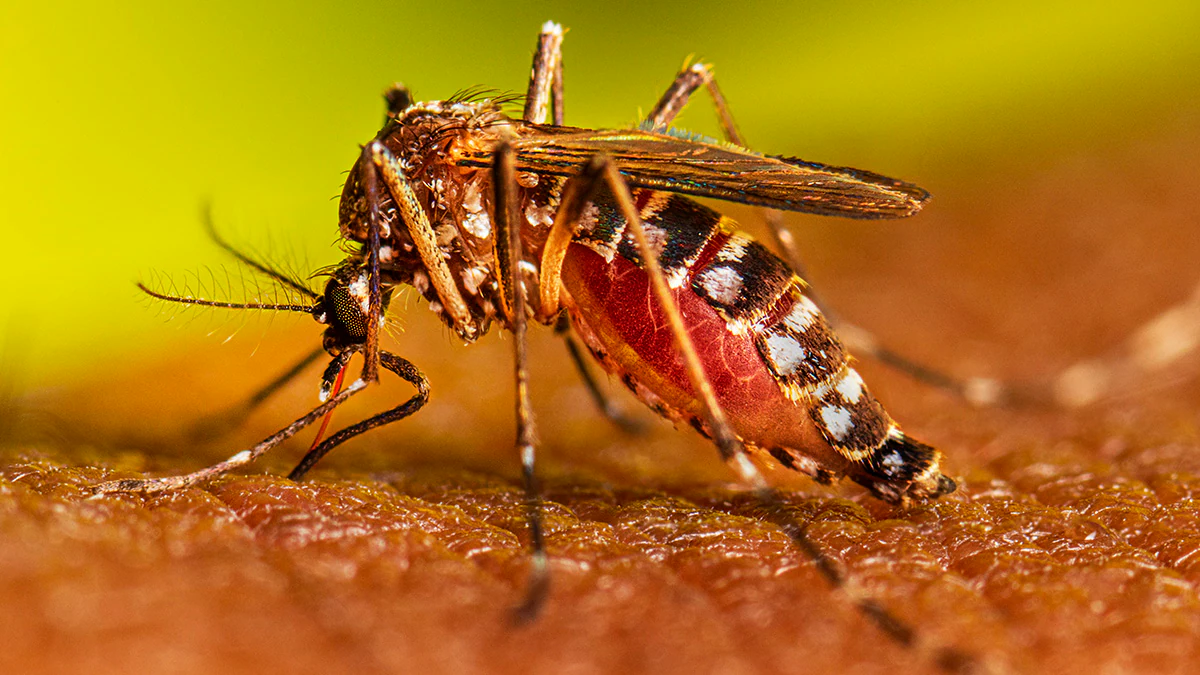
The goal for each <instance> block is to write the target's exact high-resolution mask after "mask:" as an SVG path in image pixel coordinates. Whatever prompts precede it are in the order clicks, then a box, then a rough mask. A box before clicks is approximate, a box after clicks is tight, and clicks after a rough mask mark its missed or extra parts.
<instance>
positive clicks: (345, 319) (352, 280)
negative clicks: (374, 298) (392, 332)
mask: <svg viewBox="0 0 1200 675" xmlns="http://www.w3.org/2000/svg"><path fill="white" fill-rule="evenodd" d="M367 279H368V277H367V270H366V268H365V267H364V266H362V265H361V264H345V265H341V266H339V267H337V268H336V269H334V270H333V272H332V274H331V275H330V277H329V281H328V282H327V283H326V284H325V293H324V294H323V295H322V296H321V297H320V298H318V299H317V301H316V303H314V304H313V306H312V309H311V310H310V312H311V314H312V316H313V318H314V319H316V320H317V322H318V323H322V324H325V325H326V326H328V328H326V329H325V348H326V350H328V351H330V352H331V353H338V352H340V351H342V350H343V349H345V348H346V347H348V346H350V345H357V344H362V343H363V342H364V341H366V339H367V324H368V321H369V320H370V315H371V286H370V283H369V282H368V280H367ZM391 295H392V288H391V285H385V286H384V288H383V289H382V294H381V297H380V300H381V302H380V307H379V308H380V316H379V318H378V319H377V320H378V321H379V322H380V323H381V324H382V323H383V311H384V310H386V309H387V306H388V302H389V301H390V300H391Z"/></svg>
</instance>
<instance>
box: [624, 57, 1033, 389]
mask: <svg viewBox="0 0 1200 675" xmlns="http://www.w3.org/2000/svg"><path fill="white" fill-rule="evenodd" d="M700 87H704V88H706V89H707V90H708V93H709V95H710V97H711V98H712V101H713V106H714V107H715V108H716V110H717V117H718V119H719V120H720V124H721V130H722V133H723V134H724V136H725V140H727V141H729V142H730V143H733V144H734V145H738V146H741V147H747V146H746V142H745V140H744V139H743V138H742V135H741V134H740V133H738V130H737V125H736V124H735V123H734V121H733V115H732V114H731V113H730V112H729V105H728V104H727V103H726V102H725V97H724V96H723V95H722V94H721V90H720V88H719V87H717V80H716V76H715V75H713V72H712V67H711V66H710V65H708V64H706V63H694V64H692V65H691V66H690V67H687V68H684V69H683V70H682V71H680V73H679V74H678V75H676V76H675V81H674V82H672V83H671V86H670V87H668V88H667V91H666V92H664V93H663V95H662V98H660V99H659V100H658V103H657V104H655V106H654V109H653V110H651V111H650V114H649V115H648V116H647V117H646V124H647V125H649V126H650V127H651V128H653V129H659V130H661V129H665V128H666V127H668V126H670V124H671V121H672V120H674V119H675V117H677V116H678V115H679V113H680V112H681V111H682V110H683V108H684V107H685V106H686V105H687V102H688V99H689V98H690V97H691V95H692V94H693V93H695V91H696V90H697V89H699V88H700ZM765 221H766V224H767V228H768V230H769V231H770V233H771V238H772V239H773V240H774V243H775V247H776V250H778V251H780V252H781V253H782V254H783V258H784V260H785V261H787V263H788V265H790V266H791V267H792V270H793V271H795V272H796V274H798V275H800V276H801V277H805V276H806V275H805V272H804V264H803V262H802V261H801V259H800V253H799V250H798V249H797V247H796V239H795V237H794V236H792V232H791V230H789V229H788V228H787V225H786V224H785V223H784V221H783V216H782V214H781V213H780V212H779V211H776V210H773V209H768V210H767V211H766V214H765ZM806 294H807V295H808V296H809V298H810V299H811V300H813V302H815V303H816V304H817V305H818V306H819V307H820V308H821V311H822V313H824V314H825V317H826V318H827V319H829V321H830V323H832V324H834V325H835V326H836V327H837V329H838V334H839V335H840V336H841V338H842V340H843V342H845V343H846V346H848V347H849V348H850V350H851V351H853V352H855V353H858V354H861V355H863V356H866V357H869V358H873V359H876V360H877V361H879V362H881V363H883V364H885V365H887V366H891V367H892V368H895V369H896V370H899V371H900V372H902V373H905V374H907V375H908V376H909V377H912V378H913V379H916V380H917V381H919V382H924V383H926V384H928V385H931V386H934V387H937V388H939V389H943V390H945V391H948V392H950V393H951V394H953V395H955V396H957V397H959V398H962V399H964V400H966V401H967V402H969V403H972V404H974V405H981V406H982V405H993V404H996V403H999V402H1000V401H1001V400H1006V401H1007V400H1010V399H1017V400H1024V398H1025V396H1023V395H1022V392H1019V391H1017V390H1015V389H1014V390H1005V389H1004V388H1003V386H1002V385H1001V383H1000V382H998V381H996V380H992V379H990V378H970V379H966V380H959V379H957V378H955V377H952V376H950V375H947V374H945V373H942V372H940V371H938V370H935V369H933V368H930V367H928V366H925V365H922V364H920V363H917V362H916V361H912V360H910V359H908V358H906V357H904V356H903V355H901V354H898V353H896V352H894V351H892V350H890V349H888V348H886V347H884V346H882V345H880V344H879V342H878V340H877V339H876V338H875V336H874V335H873V334H872V333H871V332H870V331H868V330H866V329H864V328H862V327H859V326H856V325H852V324H849V323H845V322H843V321H840V320H839V319H838V317H837V315H836V314H835V313H833V312H831V311H830V310H829V306H828V305H827V304H826V303H824V302H822V301H821V299H820V298H819V297H818V296H817V295H816V293H815V291H814V290H813V289H812V288H811V287H810V288H809V289H808V290H807V291H806Z"/></svg>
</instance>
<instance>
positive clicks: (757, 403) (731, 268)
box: [563, 190, 953, 502]
mask: <svg viewBox="0 0 1200 675" xmlns="http://www.w3.org/2000/svg"><path fill="white" fill-rule="evenodd" d="M634 198H635V201H636V202H637V206H638V208H639V210H640V212H641V216H642V220H643V222H644V224H645V227H646V232H647V235H648V237H649V239H650V241H651V245H652V247H653V248H654V249H655V251H656V253H657V255H658V259H659V263H660V265H661V266H662V268H663V271H664V273H665V274H666V276H667V280H668V283H669V284H670V286H671V288H672V293H673V295H674V296H675V299H676V302H677V303H678V305H679V308H680V311H681V313H682V315H683V318H684V322H685V324H686V325H687V326H688V331H689V333H690V335H691V338H692V341H693V342H694V343H695V345H696V347H697V350H698V352H699V354H700V358H701V361H702V362H703V365H704V369H705V373H706V375H707V376H708V378H709V380H710V381H711V382H712V384H713V388H714V390H715V392H716V395H717V399H718V401H719V402H720V404H721V406H722V407H723V408H724V410H725V412H726V413H727V414H728V417H729V419H730V422H731V423H732V424H733V426H734V428H735V430H736V431H737V432H738V434H739V435H740V436H741V438H742V440H743V441H744V442H745V443H746V445H747V446H748V447H749V448H750V449H751V451H766V452H769V453H770V455H771V456H773V457H774V458H775V459H776V460H778V461H779V462H781V463H783V464H784V465H785V466H788V467H789V468H793V469H796V470H798V471H802V472H804V473H807V474H809V475H811V476H813V477H815V478H817V479H818V480H822V481H826V482H828V481H830V480H832V479H833V478H835V477H837V476H841V475H849V476H850V477H851V478H853V479H854V480H856V481H858V482H860V483H862V484H864V485H866V486H867V487H869V488H871V489H872V490H873V491H874V492H875V493H876V494H878V495H879V496H881V497H882V498H884V499H887V500H888V501H893V502H899V501H903V500H905V499H907V498H909V497H922V498H923V497H932V496H937V495H940V494H944V493H946V492H948V491H950V490H952V489H953V482H952V481H950V479H949V478H946V477H944V476H942V474H941V472H940V470H939V466H938V462H939V459H940V453H938V452H937V451H936V450H934V449H933V448H930V447H929V446H926V445H923V444H921V443H918V442H916V441H913V440H911V439H909V438H907V437H906V436H905V435H904V433H903V432H901V431H900V429H899V428H898V427H897V426H896V424H895V423H894V422H893V421H892V420H891V418H890V417H888V415H887V413H886V412H885V411H884V410H883V407H882V406H881V405H880V404H879V401H877V400H876V399H875V398H874V397H873V396H872V395H871V393H870V392H869V391H868V390H867V388H866V386H865V385H864V384H863V382H862V379H861V378H860V377H859V375H858V373H857V372H856V371H855V370H854V368H853V367H852V366H851V364H850V357H849V355H848V354H847V353H846V350H845V349H844V348H843V346H842V344H841V342H840V341H839V340H838V338H837V336H836V335H835V334H834V333H833V331H832V329H831V328H830V326H829V324H828V322H827V321H826V320H825V317H824V316H823V315H822V314H821V312H820V311H819V310H818V309H817V307H816V306H815V305H814V304H813V303H812V301H811V300H809V299H808V298H807V297H806V296H805V293H804V291H805V288H806V287H807V284H806V283H805V282H804V281H803V280H802V279H800V277H798V276H797V275H796V274H795V273H794V272H792V270H791V269H790V268H789V267H788V266H787V265H786V264H785V263H784V262H783V261H782V260H780V259H779V258H778V257H776V256H775V255H774V254H772V253H771V252H770V251H768V250H767V249H766V248H765V247H764V246H763V245H762V244H759V243H758V242H756V241H754V240H753V239H751V238H750V237H749V236H748V235H746V234H744V233H741V232H738V231H737V230H736V224H735V223H734V222H733V221H732V220H730V219H728V218H725V217H723V216H721V215H720V214H718V213H716V212H715V211H713V210H712V209H709V208H706V207H704V206H702V205H700V204H698V203H696V202H693V201H691V200H689V199H687V198H685V197H681V196H679V195H673V194H668V193H662V192H654V191H650V190H638V191H635V192H634ZM625 229H626V228H625V220H624V218H622V217H621V216H620V213H619V210H618V209H617V207H616V206H615V204H613V202H612V199H611V197H609V196H607V194H603V193H602V194H601V195H600V196H599V197H598V198H597V199H596V201H595V206H594V207H592V208H589V210H588V211H587V212H586V213H585V216H584V219H583V222H582V224H581V233H580V234H579V235H577V236H576V238H575V243H573V244H572V245H571V248H570V251H569V252H568V254H567V258H566V261H565V264H564V268H563V284H564V286H565V287H566V289H567V291H568V293H569V295H570V310H571V316H572V319H573V320H574V322H575V324H576V326H577V327H578V329H579V331H580V333H581V335H582V336H583V337H584V339H585V340H586V341H587V343H588V345H589V346H590V347H591V349H592V351H593V353H594V354H595V355H596V357H597V358H598V359H599V360H600V361H601V362H602V363H603V364H604V365H605V367H606V368H607V369H608V370H609V371H610V372H612V373H614V374H616V375H618V376H620V377H621V379H622V381H623V382H624V383H625V384H626V385H627V386H629V387H630V388H631V389H633V391H634V392H635V393H636V394H637V395H638V396H639V397H640V398H641V399H642V400H643V401H645V402H646V404H647V405H649V406H650V407H651V408H652V409H653V410H655V411H656V412H658V413H659V414H661V415H663V416H666V417H668V418H670V419H673V420H675V421H686V422H688V423H690V424H692V425H693V426H696V427H697V428H698V429H700V430H701V431H702V432H704V433H708V430H707V429H706V427H705V424H704V422H703V421H702V420H701V417H700V414H701V410H702V408H701V406H700V403H699V401H698V400H697V399H696V397H695V396H694V394H693V392H692V387H691V385H690V381H689V379H688V376H687V373H686V372H685V370H684V367H683V362H682V360H681V359H680V358H679V357H678V354H677V349H676V348H675V345H674V341H673V338H672V336H671V334H670V332H669V329H668V327H667V322H666V319H665V317H664V316H663V314H662V311H661V309H660V308H659V307H658V305H657V303H656V302H655V301H654V298H653V295H652V293H651V292H650V290H649V280H648V278H647V277H646V274H645V272H644V271H643V270H642V268H641V256H640V255H639V253H638V251H637V247H636V245H635V244H634V242H633V240H632V237H631V236H629V235H628V234H627V233H626V232H625Z"/></svg>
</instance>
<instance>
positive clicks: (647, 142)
mask: <svg viewBox="0 0 1200 675" xmlns="http://www.w3.org/2000/svg"><path fill="white" fill-rule="evenodd" d="M523 131H524V133H521V134H519V135H518V136H517V137H516V139H514V141H513V146H514V149H515V150H516V155H517V170H518V171H529V172H533V173H537V174H550V175H557V176H573V175H575V174H576V173H577V172H578V171H579V168H580V167H581V166H582V165H583V164H584V163H586V162H587V161H588V160H589V159H590V158H591V157H592V156H593V155H596V154H597V153H605V154H607V155H608V156H610V157H612V159H613V160H614V161H615V163H616V165H617V167H618V168H619V170H620V172H621V175H623V176H624V177H625V180H626V181H628V183H629V184H630V185H631V186H633V187H639V188H650V189H654V190H663V191H666V192H678V193H681V194H687V195H694V196H698V197H712V198H715V199H723V200H726V201H731V202H741V203H743V204H754V205H757V206H766V207H770V208H774V209H783V210H787V211H802V212H804V213H815V214H819V215H827V216H841V217H844V218H903V217H905V216H911V215H912V214H914V213H916V212H917V211H919V210H921V207H922V206H923V205H924V204H925V202H926V200H928V199H929V193H928V192H926V191H925V190H922V189H921V188H919V187H917V186H916V185H912V184H911V183H905V182H903V181H899V180H896V179H894V178H888V177H886V176H881V175H879V174H876V173H871V172H869V171H862V170H860V169H851V168H846V167H837V166H827V165H825V164H817V163H815V162H806V161H803V160H800V159H794V158H787V157H772V156H767V155H760V154H757V153H755V152H752V151H750V150H745V149H743V148H738V147H736V146H732V145H723V144H718V143H715V142H705V141H702V140H694V139H689V138H683V137H680V136H675V135H672V134H667V133H658V132H652V131H643V130H625V131H621V130H612V131H592V130H587V129H575V128H570V127H553V126H534V125H527V126H525V127H524V128H523ZM458 161H459V163H460V164H465V165H469V166H490V165H491V157H490V153H487V152H484V151H476V152H474V153H469V154H466V155H463V156H461V157H460V158H459V160H458Z"/></svg>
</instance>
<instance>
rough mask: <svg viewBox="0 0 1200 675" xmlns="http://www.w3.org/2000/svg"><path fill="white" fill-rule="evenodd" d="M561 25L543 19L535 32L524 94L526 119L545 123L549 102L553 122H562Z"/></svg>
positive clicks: (535, 122) (523, 117)
mask: <svg viewBox="0 0 1200 675" xmlns="http://www.w3.org/2000/svg"><path fill="white" fill-rule="evenodd" d="M562 40H563V28H562V26H561V25H559V24H557V23H554V22H553V21H547V22H546V23H545V24H544V25H543V26H542V32H541V33H540V34H539V35H538V46H537V51H536V52H535V53H534V55H533V70H532V72H530V74H529V89H528V90H527V91H526V93H525V113H524V114H523V115H522V116H521V118H522V119H523V120H525V121H526V122H532V123H534V124H545V123H546V114H547V111H548V108H549V107H550V104H551V103H553V104H554V124H556V125H558V126H562V123H563V81H562V72H563V71H562Z"/></svg>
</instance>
